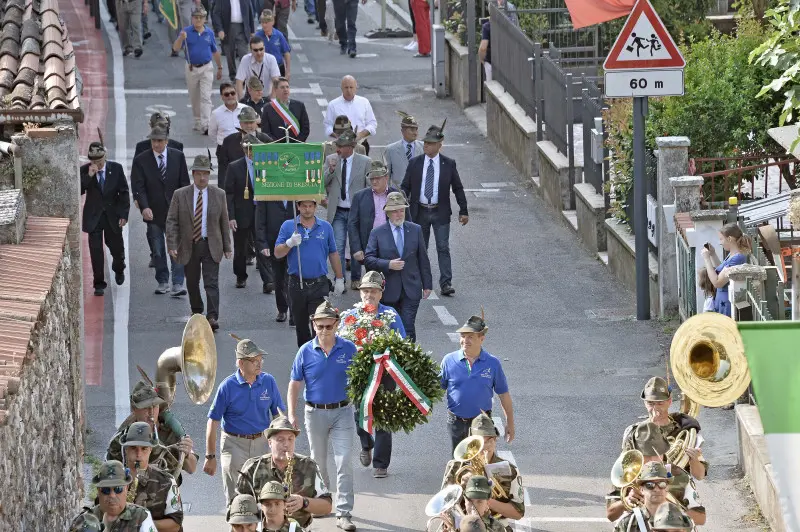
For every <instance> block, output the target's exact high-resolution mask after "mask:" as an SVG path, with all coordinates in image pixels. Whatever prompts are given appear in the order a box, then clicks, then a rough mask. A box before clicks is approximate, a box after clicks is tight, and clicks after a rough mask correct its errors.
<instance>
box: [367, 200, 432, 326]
mask: <svg viewBox="0 0 800 532" xmlns="http://www.w3.org/2000/svg"><path fill="white" fill-rule="evenodd" d="M407 208H408V204H407V203H406V200H405V198H404V197H403V194H402V193H401V192H390V193H389V196H388V197H387V198H386V206H385V207H384V208H383V210H384V211H386V215H387V216H388V217H389V223H385V224H383V225H380V226H378V227H376V228H375V229H373V230H372V232H371V233H370V235H369V242H368V243H367V250H366V251H365V252H364V263H365V264H366V266H367V269H369V270H377V271H379V272H381V273H383V274H384V275H385V276H386V288H385V289H384V291H383V298H382V301H383V303H384V304H385V305H389V306H390V307H394V308H395V309H396V310H397V312H399V313H400V318H401V319H402V320H403V325H404V326H405V328H406V332H407V333H408V337H409V338H411V339H412V340H416V338H417V330H416V327H415V325H414V323H415V322H416V320H417V310H418V309H419V302H420V300H421V299H427V298H428V296H429V295H430V294H431V290H432V289H433V277H432V276H431V263H430V261H429V260H428V252H427V251H426V250H425V248H426V246H425V242H424V239H423V236H422V229H421V228H420V226H418V225H417V224H415V223H413V222H407V221H405V217H406V209H407Z"/></svg>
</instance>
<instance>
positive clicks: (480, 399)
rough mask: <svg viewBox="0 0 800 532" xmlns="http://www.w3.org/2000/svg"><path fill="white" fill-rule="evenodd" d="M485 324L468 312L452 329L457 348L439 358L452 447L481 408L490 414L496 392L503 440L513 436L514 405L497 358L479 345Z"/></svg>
mask: <svg viewBox="0 0 800 532" xmlns="http://www.w3.org/2000/svg"><path fill="white" fill-rule="evenodd" d="M488 330H489V328H488V327H487V326H486V322H485V321H483V318H482V317H478V316H472V317H471V318H470V319H469V320H467V323H465V324H464V326H463V327H461V328H460V329H458V330H457V331H456V332H457V333H459V334H460V335H461V340H460V343H461V349H459V350H458V351H454V352H452V353H448V354H446V355H445V356H444V358H443V359H442V370H441V376H440V378H441V381H442V382H441V384H442V388H444V389H445V390H447V424H448V426H449V428H450V439H451V441H452V443H453V449H455V448H456V445H458V443H459V442H460V441H461V440H463V439H464V438H466V437H467V436H469V427H470V425H471V424H472V420H473V419H475V418H476V417H477V416H478V415H479V414H480V413H481V411H483V412H486V414H487V415H488V416H489V417H491V416H492V397H493V395H494V394H495V393H496V394H497V395H498V397H499V398H500V405H501V406H502V407H503V412H504V413H505V415H506V433H505V438H506V441H507V442H509V443H510V442H511V440H513V439H514V409H513V406H512V404H511V394H510V393H509V391H508V383H507V382H506V375H505V373H504V372H503V367H502V365H501V364H500V359H498V358H497V357H495V356H493V355H490V354H489V353H487V352H486V351H485V350H484V349H483V341H484V340H485V339H486V332H487V331H488Z"/></svg>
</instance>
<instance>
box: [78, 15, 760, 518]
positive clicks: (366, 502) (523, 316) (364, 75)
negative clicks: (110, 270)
mask: <svg viewBox="0 0 800 532" xmlns="http://www.w3.org/2000/svg"><path fill="white" fill-rule="evenodd" d="M379 20H380V19H379V7H378V5H377V4H375V3H374V2H372V1H370V3H369V4H368V5H367V6H362V7H361V8H360V14H359V17H358V26H359V35H363V33H364V32H365V31H367V30H369V29H373V28H374V27H376V26H377V24H376V21H379ZM290 22H291V24H292V25H293V26H292V27H293V32H291V36H292V39H291V43H292V45H293V46H294V52H293V65H294V67H293V69H292V70H293V72H292V74H293V75H292V88H293V95H292V97H293V98H296V99H299V100H302V101H303V102H305V104H306V107H307V109H308V112H309V116H310V118H311V123H312V135H311V139H312V140H322V139H323V136H324V134H323V128H322V116H323V113H324V109H325V106H326V105H327V101H328V100H331V99H333V98H335V97H336V96H338V95H339V94H340V90H339V82H340V79H341V77H342V76H343V75H345V74H352V75H354V76H355V77H356V79H357V80H358V82H359V85H360V90H359V94H361V95H363V96H366V97H368V98H369V99H370V100H371V102H372V105H373V107H374V110H375V113H376V115H377V118H378V122H379V127H378V134H377V135H376V136H375V137H374V138H371V139H370V140H371V144H372V145H373V147H374V148H375V149H374V151H373V153H372V155H373V157H378V156H379V153H380V151H381V149H382V146H384V145H386V144H388V143H390V142H392V141H394V140H397V139H398V138H399V117H398V116H397V115H396V114H395V111H396V110H398V109H400V110H403V111H406V112H409V113H412V114H414V115H415V116H417V117H418V119H419V120H420V121H421V124H422V127H421V130H422V131H424V130H425V129H426V128H427V126H428V125H430V124H441V122H442V120H443V119H444V118H447V129H446V131H445V134H446V140H445V148H444V151H445V153H447V155H449V156H450V157H454V158H455V159H456V161H457V162H458V167H459V171H460V174H461V178H462V180H463V181H464V185H465V187H466V188H467V189H468V192H467V196H468V201H469V211H470V223H469V224H468V225H467V226H465V227H461V226H458V225H457V224H455V223H454V224H453V225H452V228H451V249H452V255H453V269H454V287H455V288H456V290H457V293H456V295H455V297H451V298H442V297H439V298H436V299H433V298H432V299H431V300H428V301H425V302H423V304H422V306H421V308H420V312H419V316H418V323H417V330H418V336H419V341H420V343H421V345H422V346H423V348H424V349H425V350H427V351H430V352H431V353H432V356H433V357H435V358H436V359H437V360H438V359H441V357H442V356H443V355H444V354H445V353H447V352H449V351H452V350H455V349H456V348H457V338H456V335H455V334H454V331H455V329H456V328H457V324H460V323H462V322H463V321H464V320H466V319H467V318H468V317H469V316H470V315H471V314H474V313H478V312H480V309H481V307H483V308H484V310H485V314H486V319H487V321H488V324H489V327H490V331H489V333H488V334H489V335H488V338H487V340H486V344H485V346H486V348H487V349H488V350H489V351H490V352H492V353H494V354H495V355H497V356H499V357H500V358H501V359H502V360H503V364H504V368H505V371H506V374H507V375H508V378H509V382H510V386H511V393H512V396H513V399H514V405H515V412H516V419H517V421H516V428H517V434H516V440H515V441H514V442H513V443H512V444H511V445H506V444H502V445H501V449H502V450H503V452H506V453H511V455H512V456H513V459H514V460H515V462H516V463H517V465H518V466H519V468H520V470H521V471H522V473H523V475H524V485H525V486H526V490H527V495H528V499H529V501H528V506H527V510H526V517H525V518H524V519H523V520H522V521H520V522H519V523H518V525H517V526H518V530H525V531H538V530H542V531H560V532H571V531H601V530H610V529H611V527H610V524H609V523H608V522H607V521H605V520H604V494H605V492H606V491H607V489H608V473H609V471H610V469H611V465H612V464H613V462H614V460H615V459H616V457H617V455H618V453H619V445H620V438H621V434H622V430H623V428H624V427H625V426H626V425H627V424H629V423H631V422H633V421H636V420H637V419H638V418H639V416H642V415H643V414H644V409H643V407H642V405H641V403H640V401H639V399H638V394H639V392H640V390H641V388H642V386H643V384H644V382H645V381H646V380H647V378H648V377H649V376H650V375H663V373H664V368H665V363H664V354H665V351H666V348H667V347H668V346H667V345H666V343H665V342H666V341H668V340H665V337H666V336H665V334H664V333H665V332H669V331H668V330H665V329H666V327H668V326H669V325H665V324H663V323H659V322H649V323H639V322H636V321H634V320H632V318H631V317H632V316H633V315H634V314H635V308H634V300H633V295H632V294H631V293H629V292H626V291H625V290H624V289H622V288H621V287H620V285H619V284H618V283H617V282H615V280H614V279H613V277H612V276H611V275H610V274H609V273H608V271H607V270H606V268H605V267H604V266H603V265H602V264H601V263H600V262H598V261H597V260H595V259H594V258H593V257H592V256H590V255H589V254H588V253H586V252H585V250H584V249H582V248H581V247H580V244H579V243H578V242H577V240H576V238H575V236H574V235H573V234H572V233H571V232H570V231H569V230H568V229H567V228H566V227H565V226H564V225H562V224H561V223H560V222H559V221H558V220H557V219H556V217H554V216H553V213H552V212H549V211H548V210H547V209H546V208H545V206H544V204H543V203H542V201H540V199H539V198H538V197H537V196H536V195H535V194H532V193H531V191H530V189H529V183H528V179H527V178H526V177H525V176H520V175H518V174H517V173H516V172H515V171H514V170H513V168H512V167H511V166H510V165H509V163H508V161H507V160H506V159H505V158H504V157H503V156H502V155H500V154H499V153H498V152H497V151H496V150H495V149H494V148H493V146H492V145H491V144H490V143H489V142H488V141H487V139H485V138H484V137H482V136H481V135H480V134H479V133H478V131H477V130H476V128H475V127H473V125H472V124H471V123H470V122H469V121H468V120H467V118H466V117H465V116H464V114H463V113H462V112H461V111H460V110H459V109H458V107H457V106H456V105H455V104H454V103H453V101H451V100H437V99H436V98H435V96H434V94H433V92H432V91H431V90H430V88H429V87H430V63H429V61H427V60H424V59H414V58H412V57H411V54H410V53H409V52H406V51H404V50H403V49H402V46H403V45H405V44H406V40H378V41H374V42H369V41H368V40H367V39H365V38H361V37H360V38H359V41H363V42H359V45H358V50H359V54H360V55H359V56H358V57H357V58H356V59H350V58H347V57H344V56H340V55H339V53H338V45H337V44H336V43H328V42H327V41H326V40H324V39H322V38H320V37H319V36H318V34H317V32H315V31H314V26H312V25H308V24H307V23H306V21H305V14H304V13H302V11H298V12H297V13H295V14H294V15H293V16H292V18H291V21H290ZM390 23H391V18H390ZM105 28H106V31H108V30H110V29H113V28H110V27H109V25H108V24H107V23H106V24H105ZM151 28H153V32H154V37H153V38H152V39H151V40H150V41H148V43H147V44H146V46H145V53H144V55H143V56H142V57H141V58H140V59H138V60H136V59H133V58H125V59H124V61H123V59H122V58H121V57H120V56H119V47H118V45H117V44H116V43H114V45H113V46H112V44H111V41H109V40H108V39H107V47H108V48H107V50H108V56H109V57H108V59H109V61H108V63H109V80H110V81H109V83H111V80H112V78H113V79H114V81H113V83H114V86H115V90H114V91H111V90H110V91H109V100H110V101H109V114H108V123H107V127H106V130H107V131H108V132H114V131H116V135H112V134H110V133H109V134H107V135H106V138H107V139H108V140H109V141H110V144H112V145H113V148H114V150H116V151H113V152H112V153H114V154H115V158H116V159H117V160H120V159H127V160H126V161H125V162H126V164H127V167H128V168H129V167H130V166H129V165H130V158H131V157H132V153H133V146H134V144H135V141H138V140H139V139H142V138H144V137H145V135H146V134H147V133H148V127H147V116H149V114H150V113H151V112H153V110H154V109H156V108H160V109H163V110H166V111H167V112H170V114H173V113H174V116H173V117H172V123H173V125H172V136H173V137H175V138H177V139H178V140H181V141H182V142H183V143H184V144H185V146H186V148H187V149H186V153H187V160H188V161H189V164H191V159H192V158H193V157H194V155H197V154H198V153H205V149H206V148H207V147H210V148H211V151H212V152H213V149H214V139H209V138H208V137H203V136H200V135H197V134H195V133H192V131H191V111H190V109H189V107H188V95H187V93H186V91H185V83H184V77H183V59H181V58H170V57H168V52H167V51H166V50H167V47H168V46H169V44H168V42H167V38H166V29H165V26H163V25H159V24H157V23H155V21H154V20H152V19H151ZM111 37H112V39H116V35H115V34H112V36H111ZM123 65H124V67H123ZM115 73H116V74H115ZM123 75H124V85H123V84H122V76H123ZM217 86H218V84H216V83H215V93H216V87H217ZM123 87H124V90H120V89H121V88H123ZM214 102H215V104H214V105H215V106H216V105H218V104H219V97H218V95H215V96H214ZM123 134H124V136H123ZM115 143H116V145H114V144H115ZM126 147H127V149H126ZM213 179H214V176H212V182H214V181H213ZM128 246H129V248H128V249H129V251H128V254H129V259H128V267H129V269H128V277H129V281H128V282H126V283H125V285H123V286H122V287H116V286H113V287H112V289H111V290H110V291H109V292H108V293H107V296H106V298H105V299H106V301H105V308H106V312H105V319H104V323H105V327H104V333H103V339H102V340H103V355H102V379H101V381H100V384H99V385H91V386H87V413H88V428H89V445H88V449H87V453H88V454H91V455H94V456H97V457H102V454H103V452H104V450H105V446H106V442H107V441H108V439H109V438H110V437H111V435H112V434H113V432H114V430H115V427H116V422H117V421H118V420H119V419H120V416H122V417H124V415H125V414H126V409H127V404H128V399H127V390H128V389H129V386H131V385H132V384H133V383H134V382H135V381H136V380H137V379H138V372H137V371H136V365H137V364H138V365H141V366H142V367H144V368H145V369H147V370H148V371H149V372H150V373H151V375H152V374H153V373H154V372H155V362H156V360H157V358H158V356H159V355H160V354H161V352H162V351H163V350H164V349H166V348H168V347H171V346H175V345H178V344H179V342H180V338H181V332H182V330H183V324H184V322H185V320H186V319H187V317H188V315H189V314H190V311H189V305H188V301H187V299H186V298H185V297H184V298H182V299H172V298H170V297H168V296H159V295H154V293H153V290H154V288H155V287H156V282H155V279H154V270H152V269H149V268H148V267H147V262H148V249H147V244H146V240H145V226H144V223H143V222H142V220H141V217H140V215H139V214H138V213H136V212H133V211H132V215H131V220H130V224H129V231H128ZM432 260H434V262H435V253H433V254H432ZM434 270H435V272H434V276H436V275H437V272H438V270H437V268H436V266H435V265H434ZM250 280H251V283H250V285H249V286H248V287H247V288H246V289H244V290H241V289H236V288H235V287H234V283H235V278H234V276H233V273H232V266H231V261H224V262H223V264H222V266H221V269H220V290H221V311H220V323H221V330H220V331H219V334H218V335H217V337H216V338H217V350H218V353H219V365H218V373H217V381H218V382H219V381H221V380H222V379H223V378H224V377H226V376H227V375H229V374H231V373H232V372H233V371H234V367H235V366H234V362H235V359H234V356H233V350H234V346H235V342H234V340H233V339H231V338H230V337H229V335H228V333H235V334H237V335H239V336H241V337H249V338H252V339H253V340H255V341H256V342H257V343H258V344H259V345H260V346H262V347H263V348H265V349H266V350H267V351H268V352H269V356H267V357H266V359H265V364H264V369H265V371H268V372H270V373H272V374H273V375H274V376H275V378H276V379H277V381H278V384H279V386H280V388H281V390H284V391H285V390H286V386H287V383H288V374H289V367H290V364H291V361H292V360H293V357H294V354H295V352H296V347H295V339H294V338H295V337H294V332H293V330H291V329H290V328H289V326H288V325H287V324H286V323H284V324H279V323H276V322H275V321H274V318H275V312H276V311H275V306H274V300H273V296H271V295H264V294H262V293H261V292H260V283H259V282H258V275H257V273H256V272H255V270H254V269H253V268H251V277H250ZM355 300H356V294H354V293H352V292H348V293H347V294H345V295H344V296H343V297H341V298H338V299H337V300H335V303H336V304H337V305H338V306H339V307H340V308H341V307H347V306H350V305H352V304H353V303H354V302H355ZM115 405H118V406H117V408H116V409H115ZM207 409H208V405H206V406H195V405H193V404H191V402H190V401H189V400H188V398H187V396H186V393H185V392H184V390H183V389H180V388H179V390H178V393H177V400H176V404H175V406H174V411H175V412H176V414H177V415H178V416H179V418H180V420H181V421H182V422H183V424H184V426H185V427H186V429H187V431H188V432H189V434H190V435H191V436H192V437H193V440H194V442H195V445H196V449H197V450H198V451H199V453H200V454H201V455H202V454H204V434H205V421H206V414H207ZM498 412H499V409H498ZM701 422H702V423H703V425H704V431H703V433H704V434H705V437H706V438H707V440H708V441H707V443H706V444H705V453H706V455H707V457H708V459H709V460H710V461H711V463H712V469H711V473H710V475H709V478H708V479H707V480H705V481H703V482H701V483H700V485H699V487H698V489H699V492H700V495H701V497H702V498H703V499H704V501H705V503H706V505H707V507H708V513H709V520H708V526H706V527H704V529H705V530H709V531H719V532H722V531H730V530H758V529H757V528H751V527H749V525H747V524H746V523H744V522H742V521H741V520H740V517H741V516H743V515H744V514H746V513H748V512H749V509H748V506H747V505H748V502H747V501H746V500H745V498H744V497H743V496H742V495H741V493H740V491H739V490H738V489H737V488H736V487H734V482H733V481H732V480H731V478H732V476H733V474H734V464H735V461H736V460H735V453H736V445H735V439H734V427H733V423H734V421H733V414H732V413H731V412H725V411H704V412H703V413H702V415H701ZM355 446H356V439H355V437H354V447H355ZM394 449H395V452H394V456H393V460H392V464H391V467H390V469H389V473H390V474H389V477H388V478H387V479H383V480H376V479H374V478H373V477H372V475H371V470H369V469H366V468H363V467H361V465H360V464H358V463H357V462H356V463H355V464H354V467H355V487H356V492H357V494H356V503H355V510H354V512H353V514H354V520H355V522H356V524H357V525H358V527H359V529H360V530H392V531H405V530H409V531H411V530H422V529H423V527H424V523H425V519H426V518H425V516H424V513H423V508H424V505H425V503H426V501H427V500H428V499H429V497H430V496H431V495H432V494H433V493H435V492H436V491H437V489H438V487H439V484H440V481H441V474H442V470H443V467H444V465H445V463H446V461H447V460H448V458H449V437H448V434H447V430H446V426H445V416H444V409H443V408H442V406H441V405H437V406H436V407H435V408H434V412H433V415H432V416H431V419H430V423H429V424H427V425H426V426H423V427H420V428H419V429H417V430H416V431H415V432H414V433H413V434H411V435H405V434H400V435H396V437H395V444H394ZM298 452H301V453H307V452H308V445H307V440H306V439H305V437H304V436H303V435H301V436H300V437H299V438H298ZM331 468H332V466H331ZM331 470H333V469H331ZM182 498H183V501H184V504H185V510H186V521H185V525H186V527H185V529H186V530H187V531H191V530H204V531H223V530H227V528H226V527H225V525H224V504H223V496H222V491H221V480H220V477H219V475H217V476H215V477H209V476H207V475H205V474H203V473H202V471H200V469H198V472H197V473H195V474H194V475H192V476H187V478H186V479H185V482H184V484H183V488H182ZM315 523H316V524H315V525H314V529H315V530H321V531H333V530H335V520H334V519H333V518H332V517H328V518H324V519H319V520H317V521H316V522H315Z"/></svg>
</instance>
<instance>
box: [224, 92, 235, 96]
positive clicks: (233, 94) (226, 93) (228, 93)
mask: <svg viewBox="0 0 800 532" xmlns="http://www.w3.org/2000/svg"><path fill="white" fill-rule="evenodd" d="M222 95H223V96H225V97H227V96H236V91H234V92H223V93H222Z"/></svg>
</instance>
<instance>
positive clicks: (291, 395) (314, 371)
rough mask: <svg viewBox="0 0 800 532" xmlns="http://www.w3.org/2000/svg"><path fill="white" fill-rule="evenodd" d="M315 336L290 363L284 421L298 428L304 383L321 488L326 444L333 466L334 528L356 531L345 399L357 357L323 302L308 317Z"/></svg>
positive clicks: (351, 421)
mask: <svg viewBox="0 0 800 532" xmlns="http://www.w3.org/2000/svg"><path fill="white" fill-rule="evenodd" d="M311 319H312V321H313V322H314V330H315V331H316V332H317V337H316V338H314V339H313V340H311V341H309V342H306V343H305V344H303V345H302V347H300V350H299V351H297V356H296V357H295V359H294V364H292V373H291V375H290V377H289V378H290V379H291V380H290V381H289V391H288V392H287V401H288V403H289V421H290V422H291V423H292V425H294V427H295V428H297V411H296V406H297V397H298V396H299V395H300V389H301V388H302V387H303V383H305V387H306V389H305V393H304V394H303V398H304V399H305V403H306V406H305V425H306V433H307V434H308V444H309V446H310V447H311V458H312V459H313V460H314V461H315V462H316V463H317V465H318V466H319V472H320V475H321V476H322V480H324V481H325V485H326V486H331V483H330V479H329V477H328V441H329V440H330V443H331V444H332V445H333V454H334V457H335V462H336V526H337V527H339V528H341V529H342V530H355V529H356V526H355V525H354V524H353V521H352V520H351V517H350V513H351V512H352V511H353V502H354V495H353V464H352V454H353V432H355V428H356V421H355V416H354V415H353V407H352V406H350V404H349V401H348V399H347V368H349V367H350V362H352V360H353V355H354V354H355V353H356V346H355V344H354V343H353V342H351V341H349V340H345V339H344V338H342V337H341V336H339V335H337V334H336V330H337V327H338V325H339V312H338V311H337V310H336V309H335V308H333V306H332V305H331V304H330V302H329V301H324V302H323V303H322V304H321V305H320V306H319V307H317V310H316V311H315V312H314V314H313V316H311Z"/></svg>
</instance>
